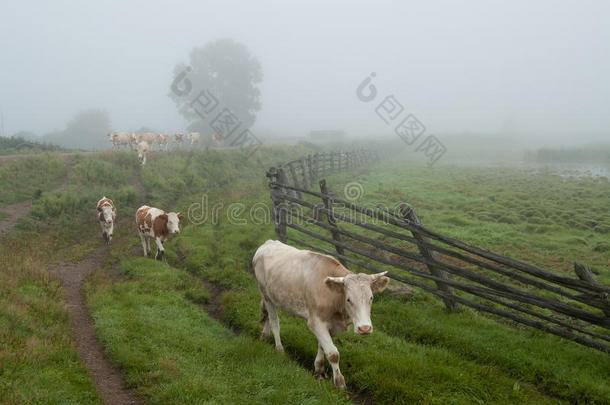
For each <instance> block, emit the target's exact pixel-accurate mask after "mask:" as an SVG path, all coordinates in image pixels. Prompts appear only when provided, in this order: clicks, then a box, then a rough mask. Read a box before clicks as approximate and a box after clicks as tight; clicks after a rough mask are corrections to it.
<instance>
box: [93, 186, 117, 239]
mask: <svg viewBox="0 0 610 405" xmlns="http://www.w3.org/2000/svg"><path fill="white" fill-rule="evenodd" d="M97 213H98V217H97V218H98V220H99V221H100V226H101V227H102V236H103V237H104V240H105V241H106V243H107V244H110V241H111V240H112V233H113V231H114V221H115V220H116V207H115V206H114V203H113V202H112V200H111V199H110V198H106V196H104V197H102V199H101V200H99V201H98V202H97Z"/></svg>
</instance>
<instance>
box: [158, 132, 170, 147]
mask: <svg viewBox="0 0 610 405" xmlns="http://www.w3.org/2000/svg"><path fill="white" fill-rule="evenodd" d="M157 144H158V145H159V149H161V147H162V146H165V150H167V148H168V146H169V135H168V134H157Z"/></svg>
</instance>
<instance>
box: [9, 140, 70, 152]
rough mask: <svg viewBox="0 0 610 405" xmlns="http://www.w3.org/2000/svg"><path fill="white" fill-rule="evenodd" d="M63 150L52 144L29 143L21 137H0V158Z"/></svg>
mask: <svg viewBox="0 0 610 405" xmlns="http://www.w3.org/2000/svg"><path fill="white" fill-rule="evenodd" d="M63 150H66V149H64V148H62V147H60V146H57V145H54V144H52V143H46V142H36V141H29V140H26V139H24V138H23V137H21V136H11V137H8V136H0V156H2V155H22V154H36V153H41V152H59V151H63Z"/></svg>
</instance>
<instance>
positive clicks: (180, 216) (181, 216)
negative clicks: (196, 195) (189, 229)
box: [176, 213, 184, 221]
mask: <svg viewBox="0 0 610 405" xmlns="http://www.w3.org/2000/svg"><path fill="white" fill-rule="evenodd" d="M176 215H178V221H182V220H183V219H184V215H180V213H178V214H176Z"/></svg>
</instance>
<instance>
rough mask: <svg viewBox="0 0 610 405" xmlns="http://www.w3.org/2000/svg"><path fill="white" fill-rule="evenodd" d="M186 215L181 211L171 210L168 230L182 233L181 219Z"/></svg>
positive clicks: (168, 218) (168, 216)
mask: <svg viewBox="0 0 610 405" xmlns="http://www.w3.org/2000/svg"><path fill="white" fill-rule="evenodd" d="M183 219H184V217H183V216H182V215H180V213H179V212H170V213H168V214H167V231H168V232H169V233H180V226H179V225H180V221H181V220H183Z"/></svg>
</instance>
